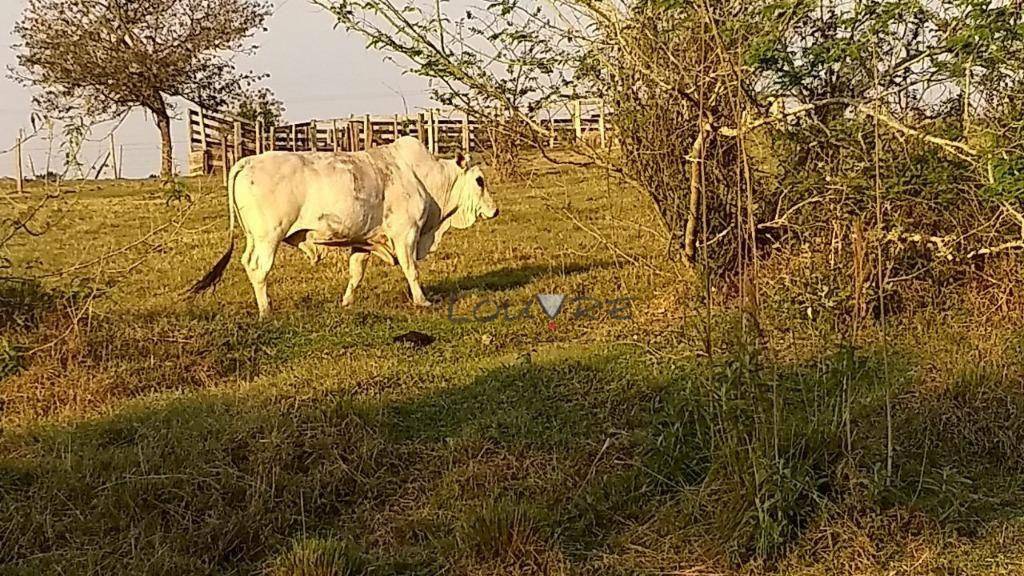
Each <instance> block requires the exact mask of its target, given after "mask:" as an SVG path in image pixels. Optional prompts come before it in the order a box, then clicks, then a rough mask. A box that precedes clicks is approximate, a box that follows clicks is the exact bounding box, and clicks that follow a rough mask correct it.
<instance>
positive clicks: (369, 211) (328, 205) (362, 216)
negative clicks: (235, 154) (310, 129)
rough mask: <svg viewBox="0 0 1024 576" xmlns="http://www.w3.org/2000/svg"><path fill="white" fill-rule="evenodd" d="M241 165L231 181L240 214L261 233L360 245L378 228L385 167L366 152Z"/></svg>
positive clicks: (278, 157) (287, 155)
mask: <svg viewBox="0 0 1024 576" xmlns="http://www.w3.org/2000/svg"><path fill="white" fill-rule="evenodd" d="M245 160H246V161H247V166H246V167H245V169H244V170H243V171H242V172H240V173H239V175H238V181H237V182H236V193H235V195H236V203H237V205H238V207H239V215H240V216H241V217H242V218H243V221H245V220H249V219H251V220H254V222H253V225H254V226H256V227H258V228H262V229H264V230H263V231H264V233H267V234H273V235H277V236H280V237H282V238H283V237H286V236H289V235H291V234H293V233H295V232H296V231H299V230H307V231H317V232H319V233H320V234H321V235H324V236H325V237H330V238H331V239H332V240H335V241H359V240H362V239H364V238H365V237H368V236H370V235H372V234H374V233H375V231H376V229H377V228H379V226H380V222H381V212H382V209H381V207H382V200H383V189H384V186H385V179H386V166H384V167H382V166H379V165H375V163H374V162H373V158H371V157H370V156H369V155H367V154H365V153H339V154H334V153H320V152H266V153H264V154H260V155H258V156H253V157H249V158H246V159H245ZM243 224H248V222H243Z"/></svg>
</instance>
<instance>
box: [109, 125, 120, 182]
mask: <svg viewBox="0 0 1024 576" xmlns="http://www.w3.org/2000/svg"><path fill="white" fill-rule="evenodd" d="M110 171H111V172H112V173H113V174H114V179H115V180H117V179H120V178H121V175H120V174H118V170H117V155H116V154H115V152H114V133H113V132H111V133H110Z"/></svg>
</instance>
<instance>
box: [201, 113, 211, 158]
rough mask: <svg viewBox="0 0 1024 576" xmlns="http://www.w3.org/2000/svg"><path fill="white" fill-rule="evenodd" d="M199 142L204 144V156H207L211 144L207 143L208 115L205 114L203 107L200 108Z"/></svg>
mask: <svg viewBox="0 0 1024 576" xmlns="http://www.w3.org/2000/svg"><path fill="white" fill-rule="evenodd" d="M199 140H200V141H202V143H203V154H205V153H206V148H207V147H208V146H209V142H207V141H206V115H205V114H203V108H202V107H200V108H199Z"/></svg>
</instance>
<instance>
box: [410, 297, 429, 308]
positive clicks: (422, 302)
mask: <svg viewBox="0 0 1024 576" xmlns="http://www.w3.org/2000/svg"><path fill="white" fill-rule="evenodd" d="M412 305H413V306H416V307H417V308H430V307H431V306H433V305H434V303H433V302H431V301H430V300H426V299H424V300H420V301H418V302H413V303H412Z"/></svg>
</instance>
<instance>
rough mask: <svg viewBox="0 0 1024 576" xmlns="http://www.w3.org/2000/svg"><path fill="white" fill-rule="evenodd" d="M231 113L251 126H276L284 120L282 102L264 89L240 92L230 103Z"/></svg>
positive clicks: (268, 90) (267, 89)
mask: <svg viewBox="0 0 1024 576" xmlns="http://www.w3.org/2000/svg"><path fill="white" fill-rule="evenodd" d="M231 111H232V112H233V113H234V114H235V116H238V117H239V118H241V119H243V120H246V121H247V122H251V123H253V124H255V123H257V122H262V123H263V125H264V126H277V125H278V124H281V123H282V121H283V120H284V111H285V108H284V102H282V101H281V100H280V99H279V98H278V97H277V96H274V93H273V92H272V91H271V90H270V89H269V88H266V87H261V88H256V89H249V90H243V91H241V92H240V93H239V94H238V95H237V96H236V97H235V98H234V99H233V101H232V103H231Z"/></svg>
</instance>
